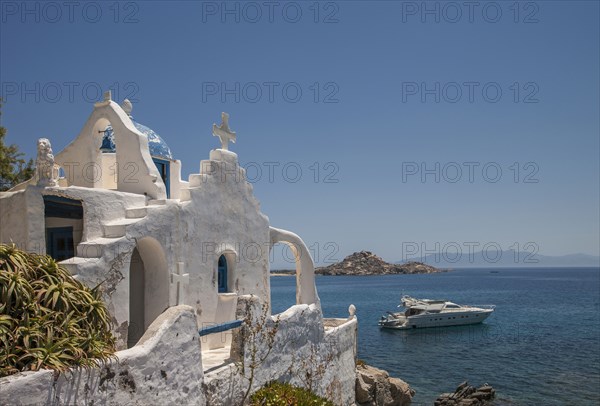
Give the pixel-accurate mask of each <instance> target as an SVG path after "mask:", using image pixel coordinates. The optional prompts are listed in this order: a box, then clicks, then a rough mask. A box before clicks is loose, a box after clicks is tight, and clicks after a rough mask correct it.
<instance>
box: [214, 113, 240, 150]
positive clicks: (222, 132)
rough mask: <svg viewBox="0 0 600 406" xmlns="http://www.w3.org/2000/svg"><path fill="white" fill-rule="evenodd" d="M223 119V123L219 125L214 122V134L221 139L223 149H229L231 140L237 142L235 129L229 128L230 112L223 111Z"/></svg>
mask: <svg viewBox="0 0 600 406" xmlns="http://www.w3.org/2000/svg"><path fill="white" fill-rule="evenodd" d="M221 120H222V122H221V125H219V126H217V125H216V124H213V135H214V136H215V137H219V139H220V140H221V149H224V150H225V151H228V150H229V148H228V146H227V144H228V143H229V141H231V142H233V143H234V144H235V138H236V137H235V131H232V130H231V128H229V114H227V113H225V112H223V113H221Z"/></svg>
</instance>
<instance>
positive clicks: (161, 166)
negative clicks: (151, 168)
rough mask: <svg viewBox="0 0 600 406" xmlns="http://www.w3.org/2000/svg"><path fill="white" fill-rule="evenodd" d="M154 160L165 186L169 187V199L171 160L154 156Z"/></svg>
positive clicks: (169, 194)
mask: <svg viewBox="0 0 600 406" xmlns="http://www.w3.org/2000/svg"><path fill="white" fill-rule="evenodd" d="M152 160H153V161H154V165H156V169H158V173H160V178H161V179H162V181H163V183H164V184H165V188H166V189H167V199H169V198H170V197H171V182H170V178H171V171H170V168H169V167H170V164H171V163H170V162H169V161H167V160H166V159H159V158H154V157H153V158H152Z"/></svg>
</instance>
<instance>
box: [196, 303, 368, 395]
mask: <svg viewBox="0 0 600 406" xmlns="http://www.w3.org/2000/svg"><path fill="white" fill-rule="evenodd" d="M246 305H249V306H250V308H251V309H252V310H251V311H252V312H253V317H252V319H253V322H254V323H259V325H260V326H261V327H262V328H263V331H264V334H257V335H252V334H250V333H249V332H248V330H244V328H242V329H240V330H239V331H236V332H235V333H234V344H233V345H232V349H231V355H232V359H234V360H237V361H238V362H229V363H225V364H223V365H222V366H221V367H215V368H213V369H211V370H210V371H207V372H205V376H204V387H205V396H206V399H207V403H208V404H209V405H223V406H225V405H237V404H241V401H242V399H243V397H244V393H245V392H246V389H247V388H248V384H249V382H250V377H251V376H252V369H254V378H253V382H252V389H251V391H250V392H251V393H253V392H255V391H256V390H258V389H259V388H261V387H262V386H264V385H265V384H266V383H267V382H270V381H273V380H279V381H284V382H289V383H291V384H293V385H297V386H301V387H306V388H310V389H311V390H312V391H313V392H315V393H317V394H319V395H321V396H324V397H327V398H329V399H331V400H332V401H333V402H334V403H335V404H336V405H353V404H354V399H355V396H354V393H355V392H354V385H355V377H356V375H355V369H356V350H355V348H356V347H355V346H356V338H357V319H356V318H355V317H352V318H349V319H348V320H338V319H336V320H335V323H333V324H335V325H336V327H331V328H325V325H324V319H323V315H322V313H321V311H320V309H319V308H318V307H317V306H316V305H314V304H313V305H310V306H309V305H295V306H292V307H291V308H289V309H288V310H286V311H285V312H283V313H281V314H280V315H276V316H272V317H267V319H266V322H265V321H264V320H265V319H264V314H263V309H262V308H261V305H260V303H259V301H258V300H256V299H255V298H248V297H247V296H246V297H242V298H240V305H239V306H238V312H239V311H243V310H242V309H243V308H244V307H245V306H246ZM239 316H240V315H238V318H239ZM261 319H263V321H261ZM277 320H278V321H277ZM276 325H277V327H275V326H276ZM271 333H273V334H274V339H273V340H272V341H269V339H268V336H269V334H271ZM238 353H243V354H244V355H243V359H244V362H243V364H242V362H240V361H241V358H238V357H236V354H238ZM267 353H268V355H266V354H267ZM253 354H255V359H257V360H261V361H260V362H255V363H254V365H255V367H254V368H252V367H251V365H253V361H252V357H253ZM307 372H309V373H310V376H311V378H310V379H308V378H307Z"/></svg>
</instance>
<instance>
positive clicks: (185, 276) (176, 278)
mask: <svg viewBox="0 0 600 406" xmlns="http://www.w3.org/2000/svg"><path fill="white" fill-rule="evenodd" d="M184 267H185V264H184V263H183V262H178V263H177V273H172V274H171V283H176V284H177V304H178V305H180V304H183V293H184V290H183V284H184V283H186V284H187V283H189V282H190V274H189V273H183V269H184Z"/></svg>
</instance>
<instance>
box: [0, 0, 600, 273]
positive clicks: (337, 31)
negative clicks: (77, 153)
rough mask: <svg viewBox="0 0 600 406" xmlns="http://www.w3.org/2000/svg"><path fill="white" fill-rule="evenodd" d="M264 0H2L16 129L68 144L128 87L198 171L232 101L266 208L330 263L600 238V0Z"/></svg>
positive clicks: (27, 144)
mask: <svg viewBox="0 0 600 406" xmlns="http://www.w3.org/2000/svg"><path fill="white" fill-rule="evenodd" d="M266 4H267V3H264V2H236V1H228V2H221V1H219V2H201V1H181V2H178V1H171V2H163V1H137V2H118V3H116V2H112V1H109V2H79V3H73V2H71V3H70V2H36V1H30V2H20V1H19V2H13V1H5V0H2V2H1V7H2V8H1V12H2V16H1V18H2V20H1V27H0V34H1V38H0V45H1V49H0V82H1V84H2V88H1V90H2V97H3V98H4V99H5V104H4V107H3V109H2V125H3V126H5V127H6V128H7V129H8V131H9V134H8V141H9V142H12V143H16V144H18V145H19V146H20V147H21V148H22V150H23V151H24V152H26V154H27V155H28V156H30V157H33V154H34V150H35V141H36V140H37V138H39V137H48V138H50V140H51V141H52V144H53V148H54V151H55V152H58V151H60V150H61V149H62V148H63V147H64V146H65V145H67V143H68V142H69V141H70V140H72V139H73V138H74V137H75V136H76V135H77V134H78V133H79V131H80V129H81V128H82V126H83V124H84V122H85V120H86V119H87V117H88V115H89V114H90V112H91V110H92V105H93V102H94V101H96V100H97V99H99V98H100V97H101V96H100V95H98V94H97V93H98V90H99V89H102V90H106V89H107V88H111V89H112V90H113V98H114V99H116V100H118V101H121V100H122V99H123V98H124V97H129V98H130V99H132V100H133V101H134V110H133V116H134V117H135V118H136V120H137V121H139V122H141V123H143V124H145V125H147V126H149V127H151V128H152V129H154V130H155V131H156V132H157V133H159V134H160V135H161V136H162V137H163V138H164V139H165V140H166V141H167V143H168V144H169V146H170V147H171V149H172V151H173V154H174V155H175V157H176V158H177V159H181V160H182V161H183V175H184V178H187V175H188V174H190V173H196V172H198V168H199V162H200V160H202V159H206V158H207V157H208V152H209V150H210V149H212V148H216V147H217V146H218V140H217V139H216V138H215V137H213V136H212V135H211V126H212V123H213V122H218V121H219V120H220V112H221V111H227V112H229V113H230V115H231V119H230V125H231V127H232V128H233V129H234V130H236V131H237V134H238V143H237V144H235V145H233V146H232V148H231V149H232V150H234V151H235V152H236V153H238V155H239V159H240V162H241V163H242V165H244V166H246V167H247V168H248V173H249V175H250V176H252V179H253V183H254V189H255V193H256V195H257V197H258V199H259V200H260V201H261V207H262V210H263V212H264V213H265V214H267V215H268V216H269V218H270V221H271V224H272V225H273V226H276V227H281V228H285V229H290V230H293V231H295V232H297V233H298V234H299V235H300V236H302V237H303V238H304V240H305V241H306V242H307V244H308V245H309V246H311V247H312V251H313V255H314V256H315V259H316V260H317V262H319V263H326V262H329V261H330V260H340V259H342V258H343V257H344V256H345V255H347V254H350V253H352V252H354V251H358V250H363V249H364V250H371V251H373V252H375V253H377V254H378V255H380V256H382V257H383V258H385V259H386V260H389V261H395V260H401V259H403V258H408V257H407V252H406V250H407V247H408V246H411V247H413V248H412V249H413V250H414V247H415V244H416V246H417V247H419V252H417V253H416V255H419V254H420V253H423V254H425V253H426V252H425V251H431V250H434V251H435V250H444V246H449V244H450V245H452V246H456V244H458V246H461V247H464V249H465V253H466V250H467V247H468V246H469V244H472V243H476V244H479V245H478V247H479V248H481V247H483V246H484V245H486V244H490V243H492V244H496V245H495V246H496V247H500V248H502V249H510V248H523V246H524V245H525V244H528V243H532V244H534V246H535V249H537V252H539V253H540V254H546V255H561V254H567V253H578V252H582V253H588V254H594V255H598V254H599V252H598V251H599V246H600V241H599V233H600V231H599V228H600V214H599V211H600V209H599V207H600V197H599V193H600V192H599V172H600V169H599V155H600V147H599V134H600V126H599V111H600V105H599V92H600V83H599V72H600V66H599V61H600V55H599V52H600V51H599V50H600V44H599V42H600V40H599V38H600V32H599V14H600V11H599V3H598V2H596V1H569V2H567V1H537V2H520V3H516V5H515V2H513V1H509V2H505V1H498V2H485V1H481V2H477V4H476V5H474V6H473V9H471V10H469V8H467V6H465V5H464V2H427V3H422V2H403V1H397V2H394V1H333V2H315V1H308V2H305V1H297V2H271V3H268V5H266ZM99 13H100V14H99ZM436 20H437V21H436ZM71 91H72V92H71ZM271 92H272V93H271ZM299 92H301V94H300V93H299ZM499 92H500V93H499ZM70 93H71V94H70ZM436 99H437V100H436ZM257 167H260V168H261V173H258V171H257ZM269 168H272V173H271V175H272V178H271V179H269V171H270V169H269ZM457 168H458V169H460V170H461V173H459V172H457ZM298 169H300V170H301V171H302V174H301V175H299V174H298ZM469 169H471V171H472V172H471V173H469V172H470V170H469ZM424 170H425V172H424ZM498 171H501V173H500V172H498ZM424 173H425V174H424ZM423 174H424V177H423V176H422V175H423ZM436 176H437V177H438V178H439V179H436ZM436 180H438V181H436ZM438 247H439V248H438ZM528 247H530V249H529V250H530V251H531V250H532V249H531V245H529V246H528ZM411 255H414V253H413V254H411ZM280 262H281V261H280V260H279V259H275V263H280Z"/></svg>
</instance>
